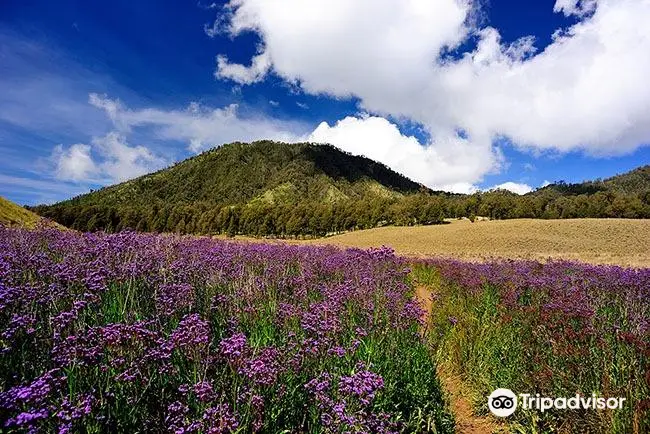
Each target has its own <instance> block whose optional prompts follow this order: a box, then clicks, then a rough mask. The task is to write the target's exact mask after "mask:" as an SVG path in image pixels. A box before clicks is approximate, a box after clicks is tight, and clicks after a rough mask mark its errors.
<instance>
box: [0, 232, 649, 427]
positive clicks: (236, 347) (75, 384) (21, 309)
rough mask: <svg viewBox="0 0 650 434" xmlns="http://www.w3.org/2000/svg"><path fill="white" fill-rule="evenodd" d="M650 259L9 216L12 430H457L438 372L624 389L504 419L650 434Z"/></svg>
mask: <svg viewBox="0 0 650 434" xmlns="http://www.w3.org/2000/svg"><path fill="white" fill-rule="evenodd" d="M649 318H650V269H648V268H638V269H631V268H623V267H618V266H608V265H585V264H581V263H576V262H568V261H547V262H545V263H540V262H536V261H523V260H518V261H512V260H501V261H488V262H480V263H479V262H476V263H473V262H467V261H460V260H452V259H413V258H410V259H406V258H403V257H400V256H397V255H396V254H395V253H394V252H393V251H392V250H391V249H389V248H379V249H370V250H360V249H348V250H341V249H338V248H335V247H332V246H329V247H327V246H302V245H286V244H279V243H272V244H261V243H258V244H255V243H237V242H232V241H223V240H214V239H210V238H198V237H181V236H172V235H153V234H138V233H134V232H122V233H118V234H111V235H109V234H102V233H94V234H82V233H77V232H73V231H65V232H64V231H58V230H55V229H39V230H35V231H27V230H21V229H9V228H1V227H0V328H1V330H0V423H1V424H2V425H1V426H2V427H3V429H4V430H5V431H8V432H59V433H67V432H80V431H81V432H94V433H99V432H175V433H189V432H196V433H220V432H223V433H227V432H269V433H276V432H325V433H335V432H336V433H338V432H358V433H362V432H365V433H371V432H372V433H374V432H385V433H388V432H391V433H392V432H437V433H450V432H454V429H455V427H461V428H462V425H458V424H457V423H456V420H455V419H456V418H455V415H454V413H453V411H452V406H451V405H450V402H449V401H450V400H449V396H448V394H447V393H446V392H445V389H444V387H443V385H442V384H441V381H440V373H441V372H448V373H451V374H453V375H454V376H456V377H457V378H459V379H460V380H461V381H462V382H463V384H465V385H466V386H467V387H468V389H467V390H469V392H468V394H469V397H470V398H471V404H472V406H473V412H474V413H475V414H477V415H479V416H485V417H486V418H487V417H488V416H487V415H488V409H487V405H486V397H487V395H489V393H490V392H491V391H492V390H493V389H495V388H497V387H508V388H510V389H512V390H514V391H516V392H518V393H525V392H529V393H532V394H535V393H540V394H543V395H549V396H573V395H575V394H576V393H579V394H581V395H585V396H591V395H592V394H595V395H597V396H616V397H624V398H626V402H627V403H628V405H626V406H625V407H624V408H623V409H622V410H617V411H587V410H579V411H578V410H576V411H574V410H572V411H561V410H556V411H548V412H545V413H543V414H542V413H540V412H537V411H525V410H517V412H515V414H514V415H512V416H510V417H509V418H508V419H507V420H499V421H494V420H493V422H494V424H495V426H498V427H500V428H501V429H503V430H506V431H511V432H530V433H537V432H567V433H569V432H593V433H602V432H609V433H628V432H635V433H643V432H648V431H650V401H649V399H648V397H649V396H650V357H648V356H649V355H650V333H649V331H650V323H649V320H648V319H649Z"/></svg>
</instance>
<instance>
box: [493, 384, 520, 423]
mask: <svg viewBox="0 0 650 434" xmlns="http://www.w3.org/2000/svg"><path fill="white" fill-rule="evenodd" d="M488 407H490V411H491V412H492V414H494V415H495V416H499V417H507V416H510V415H511V414H512V413H514V412H515V410H516V409H517V395H515V393H514V392H513V391H512V390H510V389H497V390H495V391H494V392H492V393H490V397H489V398H488Z"/></svg>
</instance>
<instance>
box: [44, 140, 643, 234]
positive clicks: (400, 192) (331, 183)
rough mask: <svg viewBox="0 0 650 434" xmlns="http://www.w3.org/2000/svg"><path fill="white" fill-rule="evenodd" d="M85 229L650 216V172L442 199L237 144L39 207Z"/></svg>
mask: <svg viewBox="0 0 650 434" xmlns="http://www.w3.org/2000/svg"><path fill="white" fill-rule="evenodd" d="M33 210H34V211H36V212H37V213H39V214H40V215H42V216H45V217H48V218H51V219H53V220H55V221H57V222H59V223H61V224H63V225H65V226H68V227H71V228H74V229H79V230H87V231H94V230H105V231H108V232H113V231H120V230H123V229H127V228H129V229H136V230H139V231H154V232H179V233H202V234H217V233H227V234H230V235H234V234H248V235H254V236H267V235H273V236H298V235H306V236H323V235H326V234H329V233H336V232H342V231H347V230H353V229H365V228H371V227H376V226H384V225H415V224H435V223H440V222H442V220H443V219H444V218H458V217H469V218H472V217H473V216H487V217H490V218H493V219H507V218H520V217H529V218H551V219H553V218H579V217H624V218H650V166H645V167H641V168H639V169H636V170H634V171H631V172H629V173H627V174H623V175H618V176H615V177H612V178H609V179H606V180H598V181H590V182H585V183H581V184H567V183H564V182H557V183H555V184H551V185H549V186H547V187H544V188H541V189H538V190H537V191H535V192H532V193H529V194H527V195H523V196H519V195H516V194H514V193H511V192H508V191H504V190H497V191H490V192H480V193H476V194H472V195H460V194H451V193H444V192H434V191H431V190H430V189H428V188H426V187H424V186H422V185H420V184H417V183H415V182H413V181H411V180H409V179H408V178H406V177H404V176H402V175H400V174H398V173H396V172H394V171H393V170H391V169H389V168H388V167H386V166H385V165H383V164H381V163H377V162H375V161H372V160H370V159H368V158H364V157H359V156H353V155H351V154H348V153H345V152H343V151H341V150H339V149H338V148H335V147H333V146H329V145H315V144H308V143H298V144H286V143H276V142H270V141H260V142H254V143H251V144H244V143H231V144H228V145H224V146H222V147H219V148H215V149H212V150H210V151H207V152H204V153H202V154H200V155H197V156H195V157H193V158H190V159H187V160H185V161H182V162H180V163H177V164H175V165H174V166H172V167H169V168H167V169H164V170H161V171H159V172H156V173H153V174H150V175H145V176H142V177H140V178H137V179H134V180H131V181H128V182H124V183H121V184H117V185H114V186H110V187H106V188H103V189H101V190H98V191H94V192H91V193H88V194H85V195H82V196H78V197H75V198H72V199H70V200H67V201H64V202H60V203H58V204H54V205H48V206H45V205H41V206H38V207H35V208H34V209H33Z"/></svg>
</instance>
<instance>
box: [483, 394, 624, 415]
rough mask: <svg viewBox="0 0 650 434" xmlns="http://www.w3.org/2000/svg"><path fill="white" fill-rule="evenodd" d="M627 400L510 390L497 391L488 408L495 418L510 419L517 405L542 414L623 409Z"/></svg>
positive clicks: (489, 401) (492, 396) (490, 398)
mask: <svg viewBox="0 0 650 434" xmlns="http://www.w3.org/2000/svg"><path fill="white" fill-rule="evenodd" d="M624 401H625V398H604V397H599V396H597V395H596V394H595V393H593V394H592V395H591V396H590V397H586V396H580V395H578V394H576V395H575V396H573V397H571V398H548V397H541V396H539V393H538V394H536V395H535V396H533V395H531V394H530V393H520V394H519V396H517V395H516V394H515V393H514V392H513V391H512V390H510V389H496V390H495V391H494V392H492V393H491V394H490V396H489V397H488V407H489V408H490V411H491V412H492V414H494V415H495V416H499V417H508V416H510V415H511V414H512V413H514V412H515V410H516V409H517V404H519V406H520V407H521V408H523V409H524V410H538V411H541V412H542V413H543V412H545V411H546V410H550V409H558V410H566V409H569V410H578V409H584V410H605V409H611V410H616V409H619V410H620V409H621V408H623V402H624Z"/></svg>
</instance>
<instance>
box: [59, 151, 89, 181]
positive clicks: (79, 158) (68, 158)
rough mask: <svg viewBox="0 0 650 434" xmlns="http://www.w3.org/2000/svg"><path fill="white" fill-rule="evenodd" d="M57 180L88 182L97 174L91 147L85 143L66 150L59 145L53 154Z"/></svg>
mask: <svg viewBox="0 0 650 434" xmlns="http://www.w3.org/2000/svg"><path fill="white" fill-rule="evenodd" d="M52 159H53V161H54V164H55V166H56V167H55V173H56V176H57V178H59V179H66V180H70V181H82V180H87V179H89V178H91V177H93V176H95V175H96V173H97V166H96V165H95V162H94V161H93V158H92V156H91V155H90V146H88V145H84V144H83V143H77V144H74V145H71V146H70V147H69V148H67V149H64V148H63V145H57V146H56V147H55V148H54V151H53V152H52Z"/></svg>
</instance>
